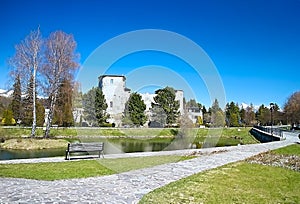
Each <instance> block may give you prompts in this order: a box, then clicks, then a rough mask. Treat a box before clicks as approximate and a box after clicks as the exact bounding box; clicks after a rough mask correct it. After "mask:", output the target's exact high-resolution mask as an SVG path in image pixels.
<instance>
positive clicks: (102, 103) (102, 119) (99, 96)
mask: <svg viewBox="0 0 300 204" xmlns="http://www.w3.org/2000/svg"><path fill="white" fill-rule="evenodd" d="M106 109H107V103H106V100H105V98H104V95H103V92H102V90H101V89H100V88H99V87H97V88H96V96H95V112H96V118H97V122H98V125H99V126H103V125H104V124H105V123H106V120H107V118H108V117H109V115H108V114H107V113H106Z"/></svg>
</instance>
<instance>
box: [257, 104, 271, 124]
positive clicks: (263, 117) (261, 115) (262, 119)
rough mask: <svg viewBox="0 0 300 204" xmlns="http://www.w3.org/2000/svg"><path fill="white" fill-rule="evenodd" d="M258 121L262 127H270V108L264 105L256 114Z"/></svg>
mask: <svg viewBox="0 0 300 204" xmlns="http://www.w3.org/2000/svg"><path fill="white" fill-rule="evenodd" d="M256 119H257V120H258V121H259V123H260V125H268V124H270V122H271V112H270V109H269V108H268V107H265V105H264V104H262V105H261V106H260V107H259V108H258V111H257V113H256Z"/></svg>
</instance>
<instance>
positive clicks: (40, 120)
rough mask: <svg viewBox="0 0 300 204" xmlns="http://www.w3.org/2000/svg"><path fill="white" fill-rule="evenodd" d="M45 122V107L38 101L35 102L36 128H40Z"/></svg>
mask: <svg viewBox="0 0 300 204" xmlns="http://www.w3.org/2000/svg"><path fill="white" fill-rule="evenodd" d="M44 122H45V107H44V106H43V104H42V103H41V102H40V100H37V102H36V125H37V126H38V127H42V126H43V125H44Z"/></svg>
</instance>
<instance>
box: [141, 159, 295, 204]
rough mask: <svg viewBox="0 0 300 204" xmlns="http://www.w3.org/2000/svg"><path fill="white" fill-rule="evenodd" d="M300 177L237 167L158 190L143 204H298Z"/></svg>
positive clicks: (275, 169) (259, 167) (267, 168)
mask: <svg viewBox="0 0 300 204" xmlns="http://www.w3.org/2000/svg"><path fill="white" fill-rule="evenodd" d="M299 180H300V173H299V172H296V171H292V170H288V169H284V168H279V167H271V166H263V165H258V164H249V163H246V162H240V163H234V164H229V165H225V166H222V167H220V168H217V169H213V170H209V171H206V172H204V173H199V174H195V175H193V176H190V177H188V178H185V179H182V180H179V181H177V182H173V183H171V184H169V185H167V186H165V187H162V188H159V189H156V190H154V191H152V192H151V193H149V194H147V195H146V196H144V197H143V199H142V200H141V202H140V203H299V202H300V194H299V189H300V182H299Z"/></svg>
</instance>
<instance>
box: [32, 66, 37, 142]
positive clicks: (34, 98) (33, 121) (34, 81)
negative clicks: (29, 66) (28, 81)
mask: <svg viewBox="0 0 300 204" xmlns="http://www.w3.org/2000/svg"><path fill="white" fill-rule="evenodd" d="M35 78H36V69H35V68H34V70H33V87H32V94H33V95H32V97H33V103H32V106H33V108H32V117H33V118H32V128H31V137H35V130H36V79H35Z"/></svg>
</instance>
